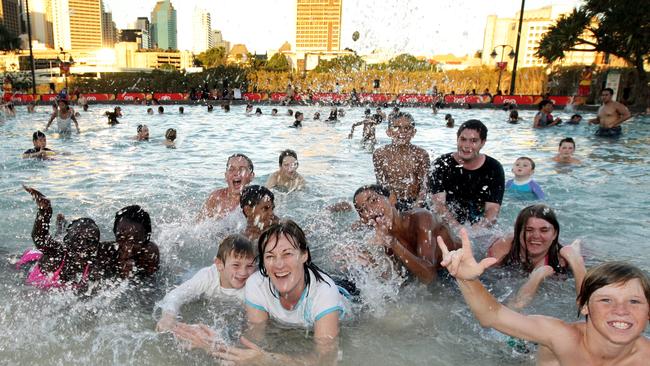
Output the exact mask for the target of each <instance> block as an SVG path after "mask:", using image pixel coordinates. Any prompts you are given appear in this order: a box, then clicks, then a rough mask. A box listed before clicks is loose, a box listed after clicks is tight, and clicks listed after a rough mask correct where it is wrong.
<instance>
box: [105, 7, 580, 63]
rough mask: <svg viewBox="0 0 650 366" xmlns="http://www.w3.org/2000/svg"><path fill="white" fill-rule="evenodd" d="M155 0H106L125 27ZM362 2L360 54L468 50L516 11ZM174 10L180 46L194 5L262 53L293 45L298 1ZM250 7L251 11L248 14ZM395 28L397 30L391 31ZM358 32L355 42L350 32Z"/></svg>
mask: <svg viewBox="0 0 650 366" xmlns="http://www.w3.org/2000/svg"><path fill="white" fill-rule="evenodd" d="M156 2H157V1H156V0H142V1H139V2H137V3H136V4H134V3H133V2H132V1H128V0H105V1H104V3H105V4H106V5H107V7H108V9H110V10H111V11H112V12H113V20H114V21H115V23H116V25H117V27H118V28H120V29H123V28H128V24H130V23H133V22H134V21H135V18H136V17H138V16H144V15H148V14H149V12H150V11H151V9H152V8H153V6H155V4H156ZM578 2H579V1H578V0H554V1H549V0H528V1H527V2H526V9H527V10H528V9H534V8H539V7H543V6H548V5H565V6H576V5H577V4H578ZM369 4H374V3H371V2H369V1H363V0H343V9H342V27H341V28H342V29H341V46H340V48H341V49H344V48H346V47H349V48H352V49H354V50H356V51H358V52H360V53H369V52H371V51H372V50H375V49H382V50H389V51H393V52H395V53H403V52H407V53H412V54H415V55H430V54H447V53H453V54H456V55H463V54H472V53H474V52H475V51H477V50H480V49H482V45H483V33H484V29H485V24H486V21H487V17H488V15H491V14H494V15H497V16H499V17H512V16H514V14H515V13H516V12H517V11H519V8H520V6H521V3H520V2H519V1H510V0H496V1H494V2H492V3H489V4H487V3H484V2H482V1H479V0H473V1H466V2H464V3H463V4H459V3H458V2H452V1H445V2H442V3H441V2H430V1H426V0H406V1H404V0H402V1H400V0H387V1H384V2H383V3H382V6H381V7H378V8H377V7H372V8H371V7H370V6H369ZM172 5H173V6H174V7H175V9H176V10H177V18H178V47H179V49H181V50H191V49H192V42H193V40H192V33H193V32H192V14H193V9H194V7H195V6H199V7H203V8H205V9H206V10H208V12H210V14H211V18H212V27H213V29H215V30H221V32H222V34H223V38H224V39H227V40H229V41H230V42H231V44H238V43H240V44H245V45H246V46H247V48H248V49H249V50H250V51H251V52H256V53H265V52H267V51H268V50H273V49H277V48H278V47H280V46H281V45H282V44H283V43H284V42H285V41H288V42H289V43H291V45H292V46H294V47H295V19H296V0H267V1H259V0H241V1H238V2H215V1H205V0H184V1H182V2H181V1H174V0H172ZM251 9H255V11H254V12H251V11H250V10H251ZM395 29H399V32H396V31H394V30H395ZM355 31H358V32H359V33H360V38H359V40H358V41H356V42H355V41H353V40H352V33H354V32H355Z"/></svg>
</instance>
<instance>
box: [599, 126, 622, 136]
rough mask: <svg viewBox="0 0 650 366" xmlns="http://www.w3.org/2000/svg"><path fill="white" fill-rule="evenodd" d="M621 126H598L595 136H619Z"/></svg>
mask: <svg viewBox="0 0 650 366" xmlns="http://www.w3.org/2000/svg"><path fill="white" fill-rule="evenodd" d="M621 132H622V131H621V126H617V127H612V128H602V127H599V128H598V131H596V136H598V137H619V136H621Z"/></svg>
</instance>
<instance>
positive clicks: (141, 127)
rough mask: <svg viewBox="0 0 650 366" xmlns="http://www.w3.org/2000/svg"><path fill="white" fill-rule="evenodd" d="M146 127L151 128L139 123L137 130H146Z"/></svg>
mask: <svg viewBox="0 0 650 366" xmlns="http://www.w3.org/2000/svg"><path fill="white" fill-rule="evenodd" d="M145 128H149V127H147V125H138V127H137V129H136V131H137V132H138V133H140V132H142V130H144V129H145Z"/></svg>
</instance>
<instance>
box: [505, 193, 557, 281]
mask: <svg viewBox="0 0 650 366" xmlns="http://www.w3.org/2000/svg"><path fill="white" fill-rule="evenodd" d="M531 217H534V218H538V219H542V220H544V221H546V222H548V223H549V224H551V225H552V226H553V229H554V230H555V239H553V242H552V243H551V246H550V247H549V248H548V253H547V254H546V257H547V258H548V265H549V266H551V267H553V269H554V270H555V272H557V273H566V268H564V267H562V266H560V249H561V248H562V246H561V245H560V242H559V241H558V238H559V237H560V223H559V222H558V221H557V217H556V216H555V212H553V210H552V209H551V208H550V207H548V206H546V205H544V204H536V205H531V206H528V207H526V208H524V209H523V210H521V211H520V212H519V214H518V215H517V219H516V220H515V232H514V237H513V238H512V247H511V248H510V252H509V253H508V255H507V256H506V258H505V261H504V264H506V265H516V264H520V265H521V266H522V268H523V269H524V270H525V271H527V272H530V271H532V270H533V269H534V268H533V264H532V263H531V262H530V259H529V258H528V249H527V248H526V244H525V243H522V242H521V236H522V235H523V236H524V240H526V224H527V223H528V219H529V218H531ZM522 257H523V262H522Z"/></svg>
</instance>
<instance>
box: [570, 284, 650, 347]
mask: <svg viewBox="0 0 650 366" xmlns="http://www.w3.org/2000/svg"><path fill="white" fill-rule="evenodd" d="M580 312H581V313H582V314H583V315H588V316H589V318H588V320H587V330H590V329H593V330H594V331H595V332H596V334H597V336H600V337H602V338H604V339H605V340H606V341H607V342H608V343H610V344H613V345H630V344H631V343H632V342H634V341H635V340H636V339H638V337H639V336H641V334H642V333H643V331H644V330H645V329H646V326H647V325H648V319H649V315H650V307H649V306H648V299H647V298H646V297H645V293H644V292H643V286H641V281H639V279H638V278H635V279H632V280H629V281H627V282H624V283H615V284H611V285H607V286H603V287H601V288H599V289H598V290H596V291H594V293H593V294H591V296H590V297H589V301H588V302H587V304H586V305H585V306H583V308H582V309H580Z"/></svg>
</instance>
